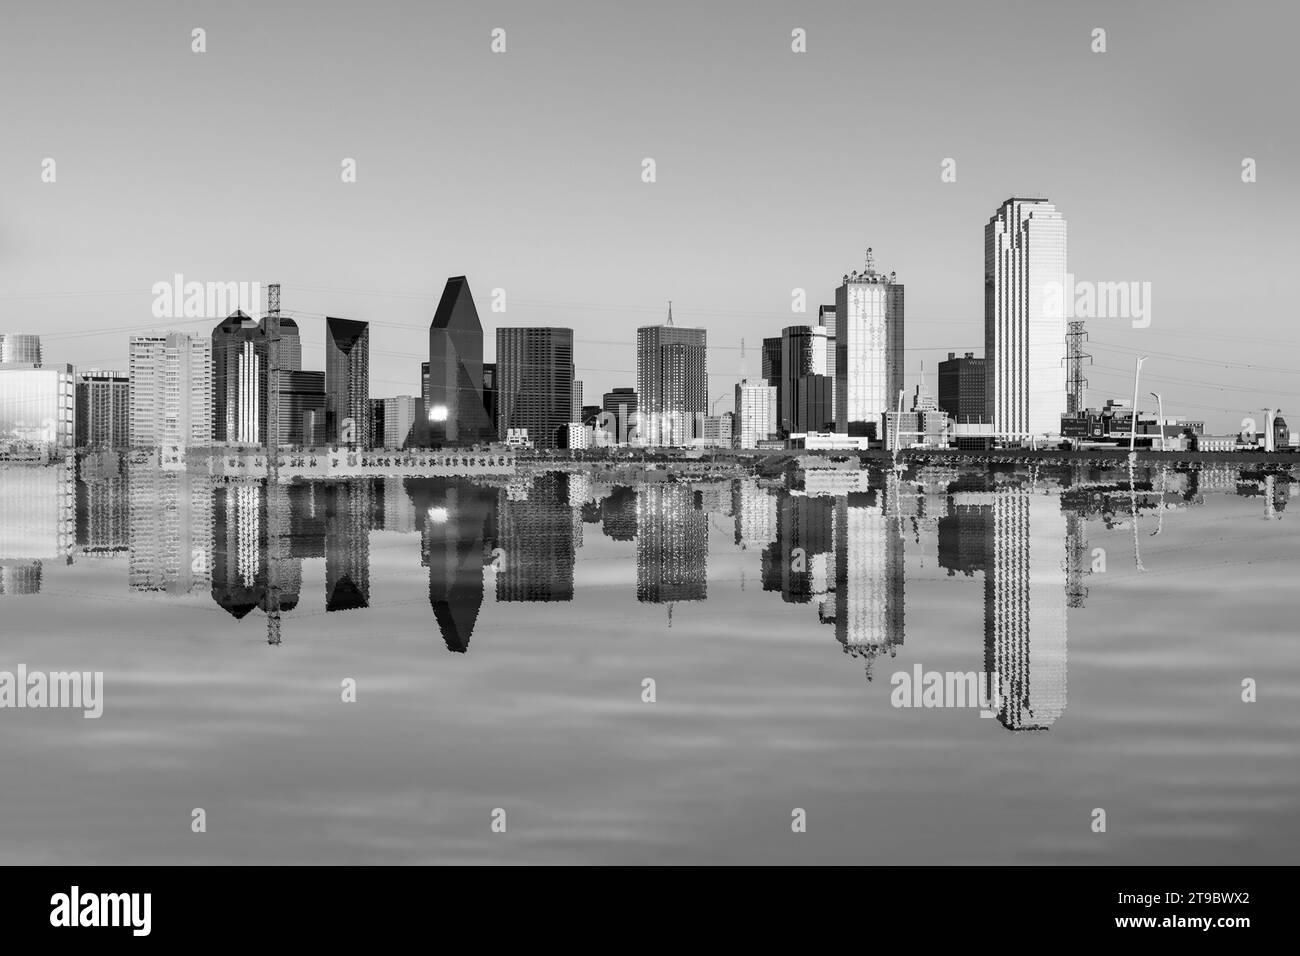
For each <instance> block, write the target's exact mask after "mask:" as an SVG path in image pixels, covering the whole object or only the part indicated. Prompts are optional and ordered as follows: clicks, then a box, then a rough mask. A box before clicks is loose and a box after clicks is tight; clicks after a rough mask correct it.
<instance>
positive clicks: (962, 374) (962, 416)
mask: <svg viewBox="0 0 1300 956" xmlns="http://www.w3.org/2000/svg"><path fill="white" fill-rule="evenodd" d="M987 406H988V403H987V400H986V395H985V386H984V359H982V358H976V357H975V353H974V352H967V353H966V354H965V355H964V356H963V357H962V358H958V357H957V354H956V353H955V352H949V353H948V360H947V361H946V362H940V363H939V407H940V408H941V409H943V410H944V411H945V412H947V413H948V414H949V415H951V416H952V420H953V421H955V422H982V421H984V413H985V411H986V410H987Z"/></svg>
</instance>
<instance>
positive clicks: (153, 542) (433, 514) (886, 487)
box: [0, 457, 1295, 730]
mask: <svg viewBox="0 0 1300 956" xmlns="http://www.w3.org/2000/svg"><path fill="white" fill-rule="evenodd" d="M1293 487H1295V485H1294V484H1293V483H1292V481H1291V479H1290V477H1289V475H1286V474H1277V473H1269V474H1263V473H1252V472H1250V471H1248V470H1247V471H1243V470H1241V469H1235V468H1204V469H1186V470H1179V469H1170V468H1152V469H1136V470H1129V469H1128V468H1125V467H1123V466H1119V467H1115V466H1106V467H1101V466H1089V465H1078V466H1073V467H1052V468H1030V469H1021V470H1014V469H990V470H987V471H980V472H978V473H963V472H958V471H957V470H956V469H950V468H927V469H922V470H919V471H917V472H915V473H910V474H909V473H903V474H898V473H895V472H893V471H891V470H889V469H885V470H883V471H872V472H868V471H851V472H850V471H836V470H825V471H821V472H807V473H805V474H804V475H803V476H802V480H796V481H795V482H794V483H793V484H792V486H791V487H786V485H785V484H784V483H782V482H771V481H759V480H757V479H752V478H750V479H742V480H726V481H715V482H672V481H657V482H646V483H643V484H641V485H638V486H627V485H618V484H611V483H607V482H601V481H598V480H595V479H593V478H592V477H591V476H590V475H588V474H585V473H565V472H538V473H535V474H528V475H524V474H521V475H517V476H514V477H512V478H511V479H509V480H508V481H506V482H501V481H497V482H495V483H491V482H475V481H465V480H457V479H450V478H386V479H353V480H343V481H334V482H298V483H290V484H282V485H276V486H272V491H271V495H270V497H269V499H268V492H267V486H266V484H265V483H264V482H260V481H231V482H225V481H221V480H217V479H213V478H211V477H209V476H206V475H200V474H195V473H190V472H185V471H165V470H159V469H156V468H153V467H148V466H143V465H135V464H129V463H125V462H123V463H120V464H119V463H118V462H117V461H116V460H115V459H112V458H111V457H109V458H105V457H97V458H87V459H84V460H82V461H80V462H78V463H77V464H76V465H75V466H74V464H73V463H72V462H71V461H69V462H67V463H65V464H64V465H62V466H57V467H48V468H31V467H24V468H7V469H6V470H5V471H4V472H3V474H2V475H0V519H3V520H0V529H2V530H0V595H22V594H35V593H39V592H40V590H41V587H42V568H43V566H44V565H45V564H47V563H49V562H52V561H57V562H62V563H65V564H70V563H73V562H74V561H78V560H111V559H113V558H114V557H117V558H119V559H123V558H124V559H125V565H126V577H127V587H128V589H129V590H130V591H131V592H135V593H139V594H142V595H146V594H148V595H154V596H158V597H162V598H177V597H182V596H195V595H203V594H205V593H206V594H208V595H210V597H211V600H212V601H213V602H214V603H215V604H216V605H218V606H219V607H221V608H222V609H224V610H225V611H226V612H227V613H229V614H230V615H231V616H232V617H233V618H235V619H236V620H237V621H239V620H243V619H245V618H247V617H248V616H249V615H250V614H251V613H252V611H253V610H254V609H258V610H260V611H262V612H263V614H264V615H265V618H266V623H267V635H268V640H270V641H271V643H278V641H279V634H280V627H281V624H282V622H284V621H286V620H287V621H292V619H293V612H294V611H295V610H297V609H298V607H299V603H300V600H301V597H302V593H301V592H302V588H303V581H304V574H303V567H304V562H306V561H309V560H323V562H324V579H325V594H324V608H325V612H326V613H338V612H351V613H364V612H365V610H366V609H367V608H369V607H370V602H371V593H370V575H371V568H370V563H371V562H370V535H371V533H372V532H375V531H392V532H395V533H398V534H407V535H412V536H417V535H418V538H419V547H418V554H419V563H420V566H422V567H423V568H425V569H427V575H428V601H429V606H430V610H431V611H432V613H433V622H432V623H433V626H434V627H436V629H437V634H438V635H439V636H440V638H441V639H442V641H443V642H444V643H445V645H446V647H447V648H448V650H450V651H454V652H458V653H465V652H467V651H468V650H469V646H470V643H471V639H472V637H473V636H474V632H475V628H476V627H477V626H478V623H479V618H480V615H481V612H482V607H483V604H484V602H485V598H486V596H487V594H488V589H489V588H490V589H491V594H492V596H493V598H494V599H495V601H497V602H503V603H512V602H521V603H531V602H572V601H574V600H575V584H574V577H575V563H576V561H577V560H579V558H578V552H579V551H580V550H581V549H582V547H583V536H584V526H585V525H588V524H590V525H592V526H593V528H594V529H598V534H599V535H601V536H603V537H605V538H608V539H610V540H612V541H619V542H627V543H634V546H635V578H634V582H635V600H636V602H637V603H639V604H660V605H667V606H668V608H669V610H670V613H671V608H672V606H673V605H675V604H676V603H678V602H702V601H706V600H707V599H708V597H709V571H708V567H709V559H710V550H709V549H710V537H711V536H710V526H711V524H712V526H713V529H714V531H719V530H723V531H724V532H725V531H729V532H730V533H729V534H725V538H729V539H730V540H729V541H728V542H727V543H728V544H729V545H731V546H734V549H735V553H736V554H737V555H738V556H739V557H740V559H741V561H742V562H743V565H744V566H745V567H747V568H748V570H749V572H750V573H751V574H753V573H754V572H757V574H758V576H759V579H760V580H761V586H762V590H763V591H764V592H771V596H772V598H775V597H777V596H779V599H780V600H781V601H782V602H783V603H787V604H792V605H809V608H808V611H809V618H808V620H809V623H810V624H814V625H816V626H817V627H819V628H825V629H826V630H825V631H824V633H827V635H828V637H829V636H830V634H833V635H834V638H835V640H836V641H838V642H839V644H840V645H841V647H842V650H843V652H844V653H845V654H846V655H848V656H850V657H852V658H854V659H855V660H857V661H859V662H860V663H861V664H862V666H863V668H864V672H865V676H866V678H867V679H868V680H875V679H876V676H877V674H876V669H877V667H876V665H877V662H878V661H879V659H880V658H882V657H885V658H893V657H895V656H896V655H897V653H898V650H899V648H901V647H902V646H903V644H904V638H905V630H906V616H907V602H906V587H905V585H906V576H907V561H908V559H909V555H910V554H911V552H912V550H913V549H915V555H913V557H914V558H917V559H919V560H921V561H922V562H923V563H924V561H925V560H926V558H927V548H928V547H929V544H928V542H930V541H931V540H933V542H934V546H933V547H934V551H935V552H937V553H936V555H935V556H936V557H937V564H938V567H939V568H940V569H942V570H943V572H944V574H945V576H947V577H957V576H960V577H963V578H975V577H982V579H983V581H982V583H983V611H984V614H983V617H984V620H983V648H982V655H972V656H971V658H970V660H969V667H970V669H972V670H975V669H978V668H980V667H982V669H983V671H984V672H985V673H996V674H997V675H998V676H999V687H998V692H999V696H1000V698H1001V708H1000V710H999V712H998V714H997V716H998V719H999V720H1000V722H1001V723H1002V724H1003V726H1004V727H1006V728H1007V729H1009V730H1035V729H1037V730H1043V729H1047V728H1049V727H1051V726H1052V725H1053V724H1054V723H1055V722H1056V721H1057V720H1058V719H1060V717H1061V715H1062V714H1063V713H1064V711H1065V708H1066V700H1067V693H1066V683H1067V682H1066V669H1067V634H1068V612H1069V611H1070V610H1076V611H1077V610H1082V609H1084V608H1085V607H1086V604H1087V599H1088V594H1089V589H1088V585H1087V580H1088V578H1089V576H1090V574H1091V573H1093V570H1094V563H1095V555H1094V554H1093V552H1092V549H1091V548H1090V547H1089V542H1088V525H1089V522H1090V521H1092V522H1098V523H1099V524H1100V525H1101V527H1103V528H1104V529H1106V530H1108V531H1112V530H1117V529H1118V530H1121V531H1124V530H1127V529H1129V528H1131V530H1132V532H1133V555H1132V560H1133V562H1134V564H1135V566H1136V567H1137V568H1138V569H1139V570H1141V569H1142V567H1143V566H1142V557H1141V548H1142V546H1143V539H1144V538H1148V539H1149V538H1150V537H1152V536H1154V535H1158V534H1160V533H1161V530H1162V529H1163V527H1164V521H1165V518H1166V516H1167V515H1170V514H1176V513H1177V511H1179V510H1181V509H1186V508H1189V507H1196V506H1197V505H1199V504H1201V503H1203V501H1204V496H1205V495H1207V494H1230V495H1235V496H1239V497H1243V498H1260V499H1261V504H1262V513H1263V517H1265V518H1268V519H1272V520H1276V519H1278V518H1280V517H1281V515H1282V514H1283V513H1284V511H1285V508H1286V503H1287V499H1288V498H1289V497H1290V495H1291V493H1292V488H1293ZM720 519H721V520H723V522H724V523H723V525H722V526H721V528H720V527H719V525H718V524H717V522H718V521H719V520H720ZM726 519H730V522H731V527H730V528H729V529H727V528H726V525H725V520H726ZM923 532H924V533H925V535H926V538H925V540H926V542H927V544H926V545H922V533H923ZM1112 548H1113V546H1112ZM715 556H716V555H715ZM1114 559H1115V558H1114V557H1112V560H1114ZM1103 560H1104V559H1103ZM744 573H745V572H744V570H743V569H742V578H741V581H740V582H739V586H740V587H741V588H742V589H743V588H744V587H745V583H744V582H745V579H744V577H743V575H744ZM717 583H718V582H716V581H715V584H717ZM813 615H815V616H813ZM670 621H671V618H670ZM959 626H961V627H968V626H969V627H970V629H972V630H974V629H975V628H977V627H978V624H977V623H976V622H975V621H973V620H972V621H970V622H961V623H960V624H959Z"/></svg>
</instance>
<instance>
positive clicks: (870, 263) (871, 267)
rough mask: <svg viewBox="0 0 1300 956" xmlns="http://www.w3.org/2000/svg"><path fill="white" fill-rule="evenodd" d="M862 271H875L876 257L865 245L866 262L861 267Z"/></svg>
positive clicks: (868, 272)
mask: <svg viewBox="0 0 1300 956" xmlns="http://www.w3.org/2000/svg"><path fill="white" fill-rule="evenodd" d="M862 271H863V272H865V273H867V274H868V275H870V274H871V273H873V272H875V271H876V257H875V256H874V255H872V252H871V247H870V246H867V264H866V266H864V267H863V269H862Z"/></svg>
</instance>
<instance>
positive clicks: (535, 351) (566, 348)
mask: <svg viewBox="0 0 1300 956" xmlns="http://www.w3.org/2000/svg"><path fill="white" fill-rule="evenodd" d="M496 367H497V368H496V371H497V374H496V386H497V434H498V435H499V436H500V437H501V438H502V439H504V438H505V437H506V433H507V432H508V431H509V429H511V428H526V429H528V440H529V441H531V442H532V443H533V446H534V447H535V448H558V447H560V444H561V438H562V436H563V435H564V434H565V432H566V426H567V425H568V424H569V417H570V416H571V415H572V414H573V329H559V328H550V327H545V328H513V327H512V328H501V329H497V361H496Z"/></svg>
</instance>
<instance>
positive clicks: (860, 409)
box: [834, 249, 903, 438]
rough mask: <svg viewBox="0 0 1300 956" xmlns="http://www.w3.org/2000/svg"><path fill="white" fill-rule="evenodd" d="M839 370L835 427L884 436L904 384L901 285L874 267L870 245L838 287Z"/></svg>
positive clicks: (836, 299)
mask: <svg viewBox="0 0 1300 956" xmlns="http://www.w3.org/2000/svg"><path fill="white" fill-rule="evenodd" d="M835 376H836V378H835V387H834V396H835V397H834V401H835V430H836V431H837V432H840V433H847V434H849V435H854V436H862V435H870V436H872V437H876V438H880V437H882V436H883V434H884V432H883V431H882V430H881V429H882V426H883V424H884V415H885V414H886V413H887V412H889V411H892V410H894V409H895V408H896V407H897V403H898V394H899V392H901V391H902V389H903V286H902V285H901V284H900V283H896V282H895V281H894V273H892V272H891V273H890V274H889V275H888V276H886V275H884V274H883V273H880V272H877V271H876V265H875V260H874V259H873V258H872V252H871V250H870V249H868V250H867V263H866V266H865V267H864V268H863V270H862V271H861V272H853V273H850V274H848V275H846V276H845V277H844V281H843V284H841V285H840V287H839V288H838V289H836V290H835Z"/></svg>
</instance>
